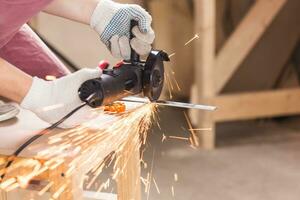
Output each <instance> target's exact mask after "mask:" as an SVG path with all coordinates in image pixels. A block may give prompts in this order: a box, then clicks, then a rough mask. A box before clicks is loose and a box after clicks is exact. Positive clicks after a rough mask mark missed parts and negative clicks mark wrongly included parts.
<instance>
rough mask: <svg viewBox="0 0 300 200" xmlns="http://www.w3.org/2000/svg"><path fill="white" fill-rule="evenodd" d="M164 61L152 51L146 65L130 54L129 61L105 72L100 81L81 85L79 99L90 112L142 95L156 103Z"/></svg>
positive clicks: (134, 54)
mask: <svg viewBox="0 0 300 200" xmlns="http://www.w3.org/2000/svg"><path fill="white" fill-rule="evenodd" d="M164 61H169V56H168V54H167V53H165V52H163V51H156V50H152V51H151V52H150V54H149V56H148V58H147V60H146V62H143V61H140V59H139V56H138V55H137V54H136V53H135V52H134V51H132V55H131V60H130V61H125V62H124V63H123V62H122V63H119V64H118V65H116V66H115V67H113V68H112V69H104V70H103V74H102V76H101V77H99V78H96V79H92V80H88V81H86V82H84V83H83V84H82V85H81V87H80V88H79V97H80V99H81V100H82V101H84V102H87V104H88V105H89V106H91V107H93V108H96V107H100V106H103V105H108V104H111V103H113V102H114V101H117V100H120V99H122V98H124V97H127V96H133V95H137V94H141V93H142V94H143V95H144V96H145V97H148V98H149V100H150V101H156V100H158V98H159V97H160V94H161V92H162V89H163V85H164V73H165V71H164Z"/></svg>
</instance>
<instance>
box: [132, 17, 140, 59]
mask: <svg viewBox="0 0 300 200" xmlns="http://www.w3.org/2000/svg"><path fill="white" fill-rule="evenodd" d="M138 25H139V22H138V21H136V20H131V22H130V40H132V39H133V38H134V34H133V32H132V29H133V27H135V26H138ZM130 62H131V63H132V64H136V63H139V62H140V56H139V54H137V53H136V52H135V50H134V49H133V48H132V47H131V58H130Z"/></svg>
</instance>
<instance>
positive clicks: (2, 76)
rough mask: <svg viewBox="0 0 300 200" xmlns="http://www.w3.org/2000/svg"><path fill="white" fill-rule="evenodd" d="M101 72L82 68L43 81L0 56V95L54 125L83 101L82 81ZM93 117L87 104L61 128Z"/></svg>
mask: <svg viewBox="0 0 300 200" xmlns="http://www.w3.org/2000/svg"><path fill="white" fill-rule="evenodd" d="M101 74H102V70H101V69H100V68H96V69H82V70H79V71H77V72H75V73H73V74H70V75H68V76H65V77H63V78H60V79H57V80H55V81H45V80H42V79H39V78H37V77H34V78H32V77H31V76H29V75H27V74H26V73H24V72H22V71H21V70H19V69H17V68H16V67H15V66H13V65H11V64H10V63H8V62H7V61H5V60H4V59H2V58H0V83H1V84H0V96H2V97H6V98H8V99H10V100H12V101H14V102H17V103H19V104H20V105H21V107H23V108H25V109H27V110H30V111H32V112H34V113H35V114H36V115H37V116H38V117H40V118H41V119H43V120H44V121H46V122H48V123H50V124H53V123H55V122H57V121H58V120H60V119H61V118H62V117H64V116H65V115H66V114H68V113H69V112H70V111H71V110H73V109H74V108H76V107H78V106H79V105H81V104H82V101H81V100H80V98H79V96H78V89H79V88H80V86H81V84H82V83H83V82H85V81H86V80H89V79H93V78H98V77H100V76H101ZM92 117H94V114H93V112H92V109H91V108H89V107H87V106H86V107H84V108H82V109H81V110H80V111H79V112H77V113H76V114H75V115H73V117H71V118H70V119H68V120H66V121H65V122H64V123H63V124H61V126H60V127H62V128H70V127H74V126H76V125H79V124H81V123H82V122H85V121H87V120H89V119H91V118H92Z"/></svg>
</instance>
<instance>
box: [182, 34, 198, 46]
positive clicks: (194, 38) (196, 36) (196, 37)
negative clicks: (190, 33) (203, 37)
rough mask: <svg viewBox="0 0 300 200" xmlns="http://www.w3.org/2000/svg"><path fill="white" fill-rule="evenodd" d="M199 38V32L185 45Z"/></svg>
mask: <svg viewBox="0 0 300 200" xmlns="http://www.w3.org/2000/svg"><path fill="white" fill-rule="evenodd" d="M197 39H199V35H198V34H195V36H194V37H193V38H191V39H190V40H189V41H187V42H186V43H185V44H184V46H187V45H189V44H190V43H191V42H193V41H194V40H197Z"/></svg>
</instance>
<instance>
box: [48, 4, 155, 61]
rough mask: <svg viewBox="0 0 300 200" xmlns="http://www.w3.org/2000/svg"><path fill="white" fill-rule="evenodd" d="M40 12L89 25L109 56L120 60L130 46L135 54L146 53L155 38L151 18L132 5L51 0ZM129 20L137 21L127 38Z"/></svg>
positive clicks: (126, 58)
mask: <svg viewBox="0 0 300 200" xmlns="http://www.w3.org/2000/svg"><path fill="white" fill-rule="evenodd" d="M44 11H45V12H47V13H50V14H53V15H57V16H61V17H64V18H67V19H71V20H74V21H78V22H82V23H85V24H90V26H91V27H92V28H93V29H94V30H96V32H98V34H99V36H100V40H101V41H102V42H103V43H104V44H105V45H106V47H107V48H108V49H109V50H110V51H111V53H112V55H113V56H114V57H116V58H120V59H121V58H123V59H125V60H128V59H130V55H131V47H132V48H133V49H134V50H135V51H136V52H137V53H138V54H140V55H147V54H148V53H149V52H150V51H151V45H152V43H153V41H154V38H155V34H154V31H153V30H152V28H151V22H152V17H151V16H150V15H149V13H148V12H147V11H146V10H144V9H143V8H142V7H140V6H139V5H135V4H120V3H116V2H114V1H112V0H54V1H53V2H52V3H51V4H50V5H49V6H48V7H47V8H46V9H45V10H44ZM132 20H135V21H137V22H138V26H136V27H135V28H134V29H133V34H134V36H135V37H134V38H133V39H131V38H130V32H131V26H130V22H131V21H132Z"/></svg>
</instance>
